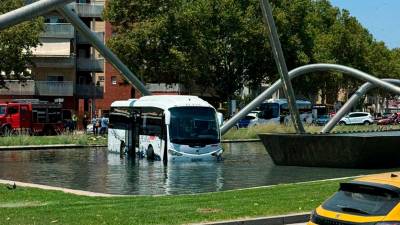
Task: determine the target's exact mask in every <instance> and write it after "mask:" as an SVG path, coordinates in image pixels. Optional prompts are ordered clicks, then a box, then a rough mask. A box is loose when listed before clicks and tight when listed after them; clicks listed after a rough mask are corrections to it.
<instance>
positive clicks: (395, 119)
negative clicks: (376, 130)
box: [377, 113, 400, 125]
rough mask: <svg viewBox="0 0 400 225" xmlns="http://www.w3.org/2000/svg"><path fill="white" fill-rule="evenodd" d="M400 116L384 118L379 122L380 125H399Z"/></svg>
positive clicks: (394, 114)
mask: <svg viewBox="0 0 400 225" xmlns="http://www.w3.org/2000/svg"><path fill="white" fill-rule="evenodd" d="M399 119H400V117H399V115H398V114H397V113H393V114H392V115H390V116H388V117H386V118H382V119H380V120H378V122H377V124H378V125H389V124H398V123H399Z"/></svg>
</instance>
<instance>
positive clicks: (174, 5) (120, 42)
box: [105, 0, 274, 100]
mask: <svg viewBox="0 0 400 225" xmlns="http://www.w3.org/2000/svg"><path fill="white" fill-rule="evenodd" d="M140 4H144V5H145V6H147V5H153V6H154V5H156V6H157V7H153V8H151V9H149V11H146V10H141V9H140V10H138V11H135V12H133V10H134V9H136V8H137V7H136V6H137V5H140ZM258 4H259V3H258V1H257V0H251V1H235V0H222V1H210V0H198V1H173V2H172V1H151V0H147V1H144V0H141V1H137V0H130V1H122V0H113V1H110V2H109V4H108V6H107V7H106V10H105V17H106V19H107V20H108V21H110V22H111V23H112V24H113V26H114V27H115V31H116V35H115V36H114V37H113V38H112V39H111V40H110V41H109V42H108V44H109V46H110V47H111V48H112V49H113V50H114V51H115V52H117V54H119V56H120V57H121V58H122V60H123V61H124V62H125V63H127V64H128V66H129V67H131V68H134V69H136V70H137V71H138V72H139V74H141V76H142V77H143V79H144V80H145V81H146V82H166V83H170V82H180V83H183V84H185V85H186V86H187V87H191V86H193V85H194V83H195V84H196V85H197V86H199V87H200V89H201V90H202V91H203V92H206V91H207V92H210V91H211V90H212V91H211V92H210V93H214V94H215V95H216V96H218V97H219V98H220V99H221V100H226V99H230V98H233V97H234V95H235V93H237V91H239V90H240V89H241V88H242V86H243V85H244V84H246V85H250V86H257V85H259V83H260V82H261V81H263V80H265V79H267V78H268V76H269V74H268V72H270V71H274V69H273V67H272V65H273V64H271V62H272V61H271V53H270V51H269V48H268V46H269V45H268V39H267V38H266V31H265V27H264V25H263V23H262V20H261V17H260V9H259V5H258ZM120 11H122V13H119V12H120ZM131 11H132V12H131ZM271 74H272V73H271Z"/></svg>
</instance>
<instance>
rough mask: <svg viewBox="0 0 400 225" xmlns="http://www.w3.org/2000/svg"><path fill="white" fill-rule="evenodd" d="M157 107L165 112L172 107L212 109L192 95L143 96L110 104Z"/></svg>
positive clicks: (115, 105)
mask: <svg viewBox="0 0 400 225" xmlns="http://www.w3.org/2000/svg"><path fill="white" fill-rule="evenodd" d="M134 106H136V107H146V106H149V107H157V108H161V109H164V110H167V109H169V108H172V107H183V106H202V107H212V108H214V107H213V106H212V105H210V103H208V102H206V101H204V100H203V99H201V98H199V97H197V96H192V95H152V96H144V97H141V98H139V99H129V100H120V101H115V102H113V103H112V104H111V107H134Z"/></svg>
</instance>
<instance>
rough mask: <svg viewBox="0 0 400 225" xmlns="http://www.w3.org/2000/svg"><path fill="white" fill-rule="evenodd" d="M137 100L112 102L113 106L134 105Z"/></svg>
mask: <svg viewBox="0 0 400 225" xmlns="http://www.w3.org/2000/svg"><path fill="white" fill-rule="evenodd" d="M135 101H137V99H128V100H120V101H114V102H113V103H111V107H133V104H134V103H135Z"/></svg>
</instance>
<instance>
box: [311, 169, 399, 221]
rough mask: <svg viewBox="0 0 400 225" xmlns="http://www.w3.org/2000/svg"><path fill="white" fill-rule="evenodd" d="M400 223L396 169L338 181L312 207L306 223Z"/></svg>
mask: <svg viewBox="0 0 400 225" xmlns="http://www.w3.org/2000/svg"><path fill="white" fill-rule="evenodd" d="M315 224H318V225H358V224H370V225H400V173H384V174H376V175H369V176H365V177H362V178H357V179H355V180H353V181H350V182H345V183H341V184H340V188H339V191H338V192H336V193H335V194H334V195H333V196H332V197H331V198H329V199H328V200H326V201H325V202H324V203H323V204H322V205H320V206H319V207H318V208H317V209H315V210H314V211H313V212H312V214H311V218H310V222H308V224H307V225H315Z"/></svg>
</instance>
